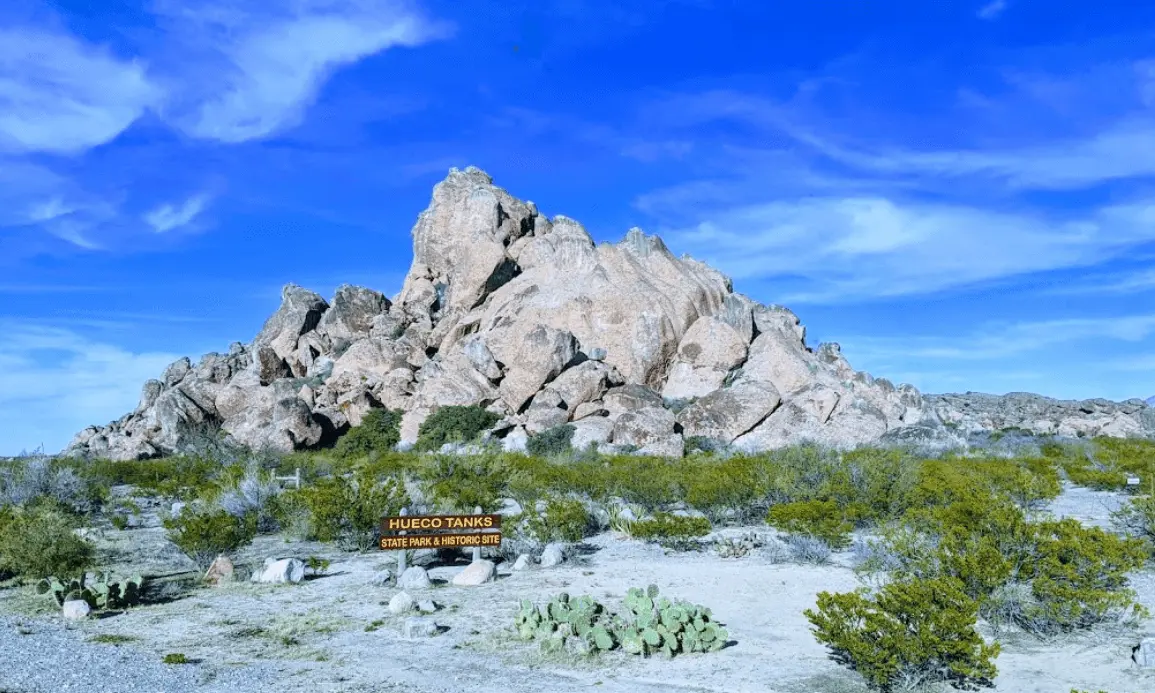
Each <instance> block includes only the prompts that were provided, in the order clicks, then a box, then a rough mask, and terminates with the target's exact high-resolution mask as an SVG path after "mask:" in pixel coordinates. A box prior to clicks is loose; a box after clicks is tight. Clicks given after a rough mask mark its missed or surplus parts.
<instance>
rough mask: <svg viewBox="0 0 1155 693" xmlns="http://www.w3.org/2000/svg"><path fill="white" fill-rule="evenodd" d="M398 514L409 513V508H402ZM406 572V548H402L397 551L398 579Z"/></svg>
mask: <svg viewBox="0 0 1155 693" xmlns="http://www.w3.org/2000/svg"><path fill="white" fill-rule="evenodd" d="M398 514H400V515H408V514H409V508H401V512H400V513H398ZM397 534H398V535H399V536H400V535H404V534H405V532H398V533H397ZM404 572H405V549H401V550H400V551H398V552H397V579H399V580H400V579H401V574H402V573H404Z"/></svg>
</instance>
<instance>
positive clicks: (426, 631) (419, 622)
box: [401, 616, 440, 638]
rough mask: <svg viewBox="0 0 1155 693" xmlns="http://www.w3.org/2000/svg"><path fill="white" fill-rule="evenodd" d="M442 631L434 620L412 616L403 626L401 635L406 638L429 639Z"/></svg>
mask: <svg viewBox="0 0 1155 693" xmlns="http://www.w3.org/2000/svg"><path fill="white" fill-rule="evenodd" d="M438 630H440V629H439V628H438V627H437V624H436V623H434V622H433V620H432V619H428V618H421V617H419V616H411V617H410V618H407V619H405V621H404V622H403V623H402V624H401V635H403V636H405V637H406V638H428V637H432V636H434V635H437V631H438Z"/></svg>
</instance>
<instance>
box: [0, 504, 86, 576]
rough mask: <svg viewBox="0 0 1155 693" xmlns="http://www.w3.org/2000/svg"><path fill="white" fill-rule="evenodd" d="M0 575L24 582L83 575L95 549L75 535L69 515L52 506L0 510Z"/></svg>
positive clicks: (41, 505) (42, 505)
mask: <svg viewBox="0 0 1155 693" xmlns="http://www.w3.org/2000/svg"><path fill="white" fill-rule="evenodd" d="M0 524H2V525H3V527H0V530H2V531H0V574H7V575H14V576H17V577H20V578H24V579H41V578H47V577H50V576H53V575H61V576H73V575H78V574H82V573H83V572H84V571H85V570H86V569H88V568H91V567H92V566H93V565H94V564H95V558H96V553H95V548H94V547H93V545H92V543H91V542H89V541H88V540H86V539H82V538H81V537H79V536H77V535H76V533H75V532H73V529H75V524H74V522H73V520H72V519H71V518H70V517H69V515H68V513H67V512H65V511H64V510H63V509H61V508H60V507H58V506H56V505H54V504H52V503H44V504H39V505H36V506H35V507H28V508H10V509H8V510H6V511H0Z"/></svg>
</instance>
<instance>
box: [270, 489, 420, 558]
mask: <svg viewBox="0 0 1155 693" xmlns="http://www.w3.org/2000/svg"><path fill="white" fill-rule="evenodd" d="M285 495H286V499H285V507H286V508H288V509H290V510H291V509H292V508H293V507H294V506H297V507H300V508H301V509H302V510H303V511H304V512H305V514H306V517H307V518H308V532H309V538H310V539H314V540H317V541H325V542H335V543H336V544H337V545H338V546H339V547H341V548H342V549H345V550H347V551H365V550H368V549H371V548H373V547H374V546H376V545H377V541H378V537H379V536H380V531H381V518H382V517H384V516H388V515H397V514H398V513H400V512H401V508H403V507H405V506H406V505H407V504H408V503H409V498H408V495H407V494H406V493H405V486H404V484H403V483H402V482H401V480H399V479H397V478H396V477H386V478H384V479H380V478H379V477H378V476H377V475H375V474H373V473H372V472H371V471H369V470H366V469H361V470H359V471H357V472H355V473H354V474H351V475H349V476H337V477H331V478H327V479H320V480H318V481H317V482H316V483H315V484H311V485H309V486H306V487H305V488H302V489H300V490H299V491H296V490H294V491H287V492H286V494H285Z"/></svg>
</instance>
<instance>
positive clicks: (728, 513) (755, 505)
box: [681, 456, 765, 524]
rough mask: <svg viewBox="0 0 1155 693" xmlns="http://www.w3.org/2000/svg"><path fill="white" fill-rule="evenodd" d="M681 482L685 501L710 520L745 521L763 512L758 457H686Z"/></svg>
mask: <svg viewBox="0 0 1155 693" xmlns="http://www.w3.org/2000/svg"><path fill="white" fill-rule="evenodd" d="M685 465H686V466H687V469H686V476H687V478H686V479H685V481H684V482H683V483H682V484H681V485H682V486H683V487H684V489H685V501H686V503H688V504H689V505H690V506H691V507H693V508H694V509H695V510H698V511H699V512H701V513H702V514H704V515H706V516H707V517H708V518H710V520H711V521H713V522H721V521H723V520H725V519H733V521H735V522H738V523H743V524H744V523H746V522H748V521H749V520H751V519H752V518H753V517H755V516H757V515H761V514H762V513H764V512H765V509H764V507H763V503H762V502H761V500H762V499H761V497H760V496H761V494H760V493H759V487H760V485H761V474H760V472H761V471H762V470H761V468H760V467H759V465H758V463H757V460H756V459H754V458H751V457H744V456H735V457H731V458H729V459H725V460H686V461H685Z"/></svg>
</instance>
